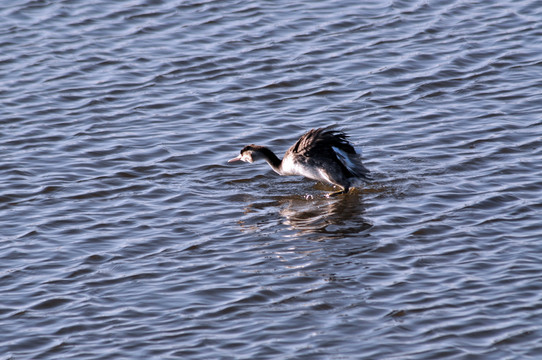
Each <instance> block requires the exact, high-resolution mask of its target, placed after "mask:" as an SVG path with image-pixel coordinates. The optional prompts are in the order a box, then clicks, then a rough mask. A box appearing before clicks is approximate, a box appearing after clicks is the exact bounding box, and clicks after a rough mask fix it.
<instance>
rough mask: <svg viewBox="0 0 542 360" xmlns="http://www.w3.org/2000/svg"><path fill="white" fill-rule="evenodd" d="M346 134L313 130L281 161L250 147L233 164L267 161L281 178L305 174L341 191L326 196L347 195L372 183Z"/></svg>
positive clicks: (265, 150)
mask: <svg viewBox="0 0 542 360" xmlns="http://www.w3.org/2000/svg"><path fill="white" fill-rule="evenodd" d="M347 138H348V137H347V135H346V134H345V133H344V132H342V131H337V130H331V129H329V127H327V128H318V129H311V130H309V131H308V132H306V133H305V134H303V135H302V136H301V137H300V138H299V140H297V141H296V143H295V144H294V145H292V146H291V147H290V148H289V149H288V150H287V151H286V153H285V154H284V157H283V158H282V160H281V159H279V158H278V157H277V155H275V153H273V152H272V151H271V150H269V148H267V147H265V146H261V145H254V144H250V145H247V146H245V147H244V148H243V149H241V151H240V153H239V155H238V156H237V157H235V158H233V159H230V160H228V162H229V163H231V162H235V161H244V162H249V163H253V162H254V161H256V160H260V159H263V160H265V161H267V163H268V164H269V165H270V166H271V168H272V169H273V170H274V171H275V172H276V173H277V174H279V175H301V176H304V177H306V178H309V179H313V180H316V181H321V182H327V183H329V184H332V185H336V186H338V187H339V188H340V189H341V190H339V191H336V192H333V193H329V194H327V195H326V196H327V197H330V196H336V195H341V194H346V193H348V191H349V190H350V188H351V187H354V186H356V185H358V184H359V183H360V181H364V182H367V181H369V180H370V177H369V173H370V171H369V170H368V169H367V168H365V166H363V164H362V162H361V156H360V154H358V152H356V149H355V148H354V147H353V146H352V144H350V142H349V141H348V139H347Z"/></svg>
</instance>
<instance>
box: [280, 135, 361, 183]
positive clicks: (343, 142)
mask: <svg viewBox="0 0 542 360" xmlns="http://www.w3.org/2000/svg"><path fill="white" fill-rule="evenodd" d="M287 157H290V158H291V159H292V160H293V161H294V162H296V163H298V164H300V165H302V166H306V167H312V168H313V169H314V168H319V169H320V171H326V172H328V173H331V172H335V173H337V172H340V173H341V176H344V177H346V178H361V179H364V180H367V176H368V174H369V170H367V169H366V168H365V167H364V166H363V165H362V163H361V157H360V156H359V154H357V153H356V150H355V149H354V147H353V146H352V145H351V144H350V143H349V142H348V139H347V136H346V134H344V133H343V132H341V131H335V130H328V129H327V128H318V129H312V130H310V131H308V132H307V133H305V134H304V135H303V136H301V137H300V138H299V140H298V141H297V142H296V143H295V144H294V145H292V146H291V147H290V149H288V151H287V152H286V154H285V158H287ZM330 175H332V176H333V177H337V176H339V175H337V174H330Z"/></svg>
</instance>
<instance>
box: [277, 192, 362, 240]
mask: <svg viewBox="0 0 542 360" xmlns="http://www.w3.org/2000/svg"><path fill="white" fill-rule="evenodd" d="M279 203H280V204H281V207H280V208H281V209H280V215H281V216H282V217H283V219H284V220H283V222H284V224H286V225H288V226H290V227H291V228H292V229H295V230H297V233H298V235H301V234H317V235H318V236H317V238H318V239H325V238H334V237H343V236H348V235H351V234H359V233H361V232H363V231H365V230H367V229H369V228H371V226H372V225H371V223H370V222H369V221H368V220H366V219H365V218H364V216H363V215H364V212H365V208H364V206H363V199H362V195H361V194H360V193H359V192H357V191H354V192H351V193H350V194H348V195H347V196H341V197H337V198H333V199H328V198H324V197H317V198H313V199H305V198H303V197H298V198H292V197H289V198H288V197H283V198H281V199H280V200H279Z"/></svg>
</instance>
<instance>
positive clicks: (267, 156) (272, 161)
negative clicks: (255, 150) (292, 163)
mask: <svg viewBox="0 0 542 360" xmlns="http://www.w3.org/2000/svg"><path fill="white" fill-rule="evenodd" d="M259 151H260V153H261V154H262V157H263V158H264V160H265V161H267V163H268V164H269V166H271V168H272V169H273V170H274V171H275V172H276V173H277V174H280V175H282V171H281V164H282V160H281V159H279V158H278V157H277V155H275V153H274V152H272V151H271V150H269V149H268V148H266V147H263V146H262V148H261V149H259Z"/></svg>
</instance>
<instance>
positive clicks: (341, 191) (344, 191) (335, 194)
mask: <svg viewBox="0 0 542 360" xmlns="http://www.w3.org/2000/svg"><path fill="white" fill-rule="evenodd" d="M348 190H350V189H349V188H345V189H342V190H340V191H336V192H332V193H329V194H326V197H327V198H328V199H329V198H331V197H335V196H337V195H342V194H346V193H347V192H348Z"/></svg>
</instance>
